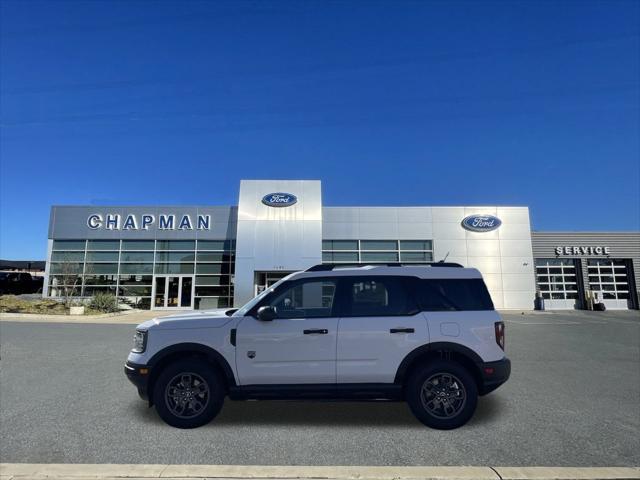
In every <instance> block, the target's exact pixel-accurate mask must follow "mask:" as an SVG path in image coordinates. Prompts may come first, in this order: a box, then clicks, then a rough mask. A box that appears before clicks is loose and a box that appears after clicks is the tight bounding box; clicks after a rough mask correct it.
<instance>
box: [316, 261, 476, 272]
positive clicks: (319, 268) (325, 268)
mask: <svg viewBox="0 0 640 480" xmlns="http://www.w3.org/2000/svg"><path fill="white" fill-rule="evenodd" d="M411 266H417V267H424V266H426V267H453V268H464V267H463V266H462V265H460V264H459V263H454V262H423V263H414V262H412V263H401V262H395V263H320V264H318V265H314V266H313V267H309V268H307V269H306V270H305V272H329V271H331V270H333V269H334V268H357V267H411Z"/></svg>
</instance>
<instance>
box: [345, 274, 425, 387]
mask: <svg viewBox="0 0 640 480" xmlns="http://www.w3.org/2000/svg"><path fill="white" fill-rule="evenodd" d="M341 282H342V283H341V286H340V292H341V303H343V307H342V309H341V310H342V311H341V314H340V320H339V324H338V349H337V363H336V368H337V383H393V381H394V378H395V375H396V372H397V370H398V366H399V365H400V363H401V362H402V360H403V359H404V358H405V356H406V355H407V354H409V353H410V352H411V351H412V350H414V349H415V348H417V347H419V346H421V345H424V344H426V343H428V342H429V330H428V326H427V320H426V318H425V316H424V315H423V314H422V313H421V312H420V310H419V308H418V307H417V305H416V303H415V301H414V299H413V298H412V295H411V294H410V292H409V289H408V288H407V287H408V285H407V282H408V279H407V278H405V277H395V276H362V277H344V278H343V279H342V280H341Z"/></svg>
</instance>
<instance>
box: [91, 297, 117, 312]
mask: <svg viewBox="0 0 640 480" xmlns="http://www.w3.org/2000/svg"><path fill="white" fill-rule="evenodd" d="M89 308H90V309H91V310H97V311H98V312H106V313H110V312H117V311H118V302H117V300H116V297H115V295H112V294H110V293H96V294H95V295H94V296H93V297H91V302H90V303H89Z"/></svg>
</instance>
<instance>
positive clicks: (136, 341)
mask: <svg viewBox="0 0 640 480" xmlns="http://www.w3.org/2000/svg"><path fill="white" fill-rule="evenodd" d="M145 348H147V332H146V331H145V330H136V334H135V335H134V336H133V348H132V349H131V351H132V352H135V353H143V352H144V350H145Z"/></svg>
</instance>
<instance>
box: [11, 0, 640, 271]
mask: <svg viewBox="0 0 640 480" xmlns="http://www.w3.org/2000/svg"><path fill="white" fill-rule="evenodd" d="M0 9H1V10H0V22H1V24H0V27H1V29H0V35H1V37H0V42H1V43H0V55H1V57H0V60H1V65H0V66H1V70H0V72H1V73H0V94H1V98H0V100H1V103H0V121H1V125H0V156H1V157H0V160H1V163H0V257H1V258H14V259H17V258H25V259H26V258H28V259H42V258H44V257H45V250H46V236H47V225H48V216H49V208H50V206H51V205H52V204H96V205H100V204H103V205H105V204H149V205H158V204H186V205H189V204H204V205H228V204H235V203H236V202H237V194H238V187H239V180H240V179H242V178H296V179H297V178H300V179H308V178H310V179H316V178H317V179H321V180H322V181H323V200H324V203H325V204H326V205H462V204H465V205H466V204H499V205H512V204H513V205H529V206H530V207H531V214H532V222H533V227H534V228H535V229H537V230H638V229H639V228H640V191H639V189H640V170H639V168H640V167H639V163H640V160H639V159H640V146H639V133H638V132H639V131H640V111H639V106H640V91H639V79H640V66H639V64H640V60H639V59H640V22H639V21H638V20H639V19H640V2H637V1H629V2H625V1H622V0H616V1H602V2H592V1H579V2H578V1H565V2H551V1H535V2H517V1H513V2H504V1H500V2H481V1H471V2H448V1H447V2H426V1H425V2H364V1H351V2H329V1H323V2H313V1H304V2H299V1H291V2H246V1H245V2H213V1H212V2H195V1H187V2H147V1H143V2H135V1H127V2H115V1H114V2H100V1H83V2H65V1H57V2H51V1H44V2H38V1H29V2H23V1H20V2H17V1H10V0H2V2H1V5H0Z"/></svg>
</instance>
